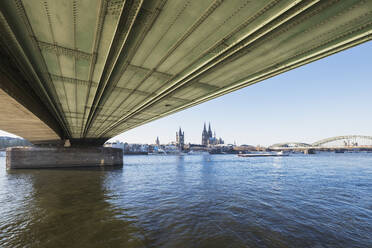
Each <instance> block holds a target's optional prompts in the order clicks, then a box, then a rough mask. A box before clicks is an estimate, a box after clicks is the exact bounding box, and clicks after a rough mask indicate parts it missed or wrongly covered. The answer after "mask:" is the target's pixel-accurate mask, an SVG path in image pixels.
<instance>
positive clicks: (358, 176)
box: [0, 153, 372, 248]
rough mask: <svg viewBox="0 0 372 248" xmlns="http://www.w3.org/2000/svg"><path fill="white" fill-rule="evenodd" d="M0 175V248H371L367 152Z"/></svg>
mask: <svg viewBox="0 0 372 248" xmlns="http://www.w3.org/2000/svg"><path fill="white" fill-rule="evenodd" d="M124 163H125V164H124V167H123V168H122V169H111V170H107V169H106V170H102V169H93V170H92V169H89V170H87V169H84V170H76V169H74V170H68V169H65V170H60V169H59V170H46V169H44V170H16V171H6V170H5V158H3V157H2V158H0V165H1V166H0V247H12V248H14V247H79V248H80V247H81V248H83V247H177V248H178V247H213V248H214V247H296V248H297V247H314V248H322V247H363V248H366V247H372V153H354V154H352V153H345V154H333V153H320V154H316V155H292V156H289V157H267V158H240V157H237V156H235V155H203V156H196V155H193V156H191V155H190V156H182V157H178V156H126V157H125V158H124Z"/></svg>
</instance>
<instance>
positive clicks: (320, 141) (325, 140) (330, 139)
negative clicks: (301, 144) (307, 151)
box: [312, 135, 372, 146]
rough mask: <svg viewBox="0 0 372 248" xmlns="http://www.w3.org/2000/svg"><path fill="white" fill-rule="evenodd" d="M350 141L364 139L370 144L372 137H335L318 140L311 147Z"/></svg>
mask: <svg viewBox="0 0 372 248" xmlns="http://www.w3.org/2000/svg"><path fill="white" fill-rule="evenodd" d="M351 139H366V140H371V142H372V136H367V135H344V136H335V137H330V138H326V139H322V140H319V141H317V142H314V143H313V144H312V146H321V145H324V144H327V143H331V142H334V141H342V140H351Z"/></svg>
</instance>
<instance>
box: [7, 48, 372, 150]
mask: <svg viewBox="0 0 372 248" xmlns="http://www.w3.org/2000/svg"><path fill="white" fill-rule="evenodd" d="M370 54H372V42H367V43H365V44H362V45H359V46H357V47H354V48H351V49H349V50H346V51H343V52H340V53H338V54H335V55H333V56H330V57H327V58H324V59H321V60H318V61H315V62H313V63H311V64H308V65H305V66H302V67H299V68H297V69H294V70H292V71H288V72H285V73H283V74H280V75H278V76H275V77H273V78H270V79H267V80H265V81H262V82H259V83H257V84H255V85H252V86H249V87H246V88H244V89H241V90H238V91H236V92H232V93H230V94H228V95H225V96H222V97H219V98H216V99H213V100H211V101H208V102H206V103H203V104H200V105H197V106H194V107H192V108H189V109H186V110H183V111H181V112H178V113H175V114H173V115H170V116H167V117H164V118H161V119H159V120H155V121H153V122H150V123H147V124H145V125H143V126H140V127H137V128H134V129H132V130H129V131H127V132H125V133H123V134H120V135H118V136H116V137H114V138H112V139H111V140H119V141H124V142H128V143H153V142H154V140H155V139H156V137H157V136H158V137H159V139H160V141H161V143H169V142H171V141H175V136H174V132H175V131H176V130H178V129H179V127H182V129H183V130H184V131H185V133H186V136H185V143H196V144H198V143H200V134H201V131H202V126H203V124H204V122H207V123H208V122H211V123H212V125H213V127H214V130H216V132H217V136H218V137H222V138H223V139H224V140H225V143H234V141H236V143H237V144H251V145H263V146H268V145H271V144H274V143H278V142H288V141H298V142H307V143H312V142H315V141H317V140H319V139H322V138H327V137H332V136H337V135H348V134H363V135H371V134H372V117H370V115H368V113H369V112H368V111H369V110H370V109H371V108H372V103H370V102H369V101H368V99H369V98H370V96H369V94H368V92H370V90H372V79H371V77H370V72H369V71H370V67H371V62H370ZM0 135H1V136H3V135H9V134H8V133H6V132H4V131H0ZM9 136H11V137H14V136H15V135H11V134H10V135H9Z"/></svg>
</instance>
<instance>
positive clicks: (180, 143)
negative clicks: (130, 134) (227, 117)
mask: <svg viewBox="0 0 372 248" xmlns="http://www.w3.org/2000/svg"><path fill="white" fill-rule="evenodd" d="M201 136H202V137H201V144H190V143H188V144H186V143H185V132H184V131H182V129H181V127H180V128H179V130H178V131H177V132H176V141H175V142H171V143H170V144H164V145H162V144H160V140H159V137H157V138H156V140H155V144H153V145H148V144H128V143H122V142H112V143H107V144H106V146H110V147H116V148H121V149H123V150H124V153H125V154H146V153H147V154H148V153H161V152H164V153H177V152H185V151H186V152H187V151H190V150H198V151H203V150H204V151H206V150H211V148H213V147H215V148H216V147H217V146H219V148H221V147H223V144H224V141H223V139H222V138H217V137H216V132H212V128H211V124H210V123H209V125H208V130H207V128H206V124H205V123H204V127H203V131H202V135H201ZM230 146H232V145H230ZM230 146H228V147H230ZM225 150H226V149H225Z"/></svg>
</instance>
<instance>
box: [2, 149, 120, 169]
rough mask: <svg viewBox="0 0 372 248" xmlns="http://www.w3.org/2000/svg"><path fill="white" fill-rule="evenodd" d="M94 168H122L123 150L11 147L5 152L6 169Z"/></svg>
mask: <svg viewBox="0 0 372 248" xmlns="http://www.w3.org/2000/svg"><path fill="white" fill-rule="evenodd" d="M94 166H96V167H101V166H123V150H121V149H118V148H111V147H83V148H80V147H79V148H72V147H69V148H63V147H53V148H41V147H12V148H7V150H6V168H7V169H40V168H71V167H94Z"/></svg>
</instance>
